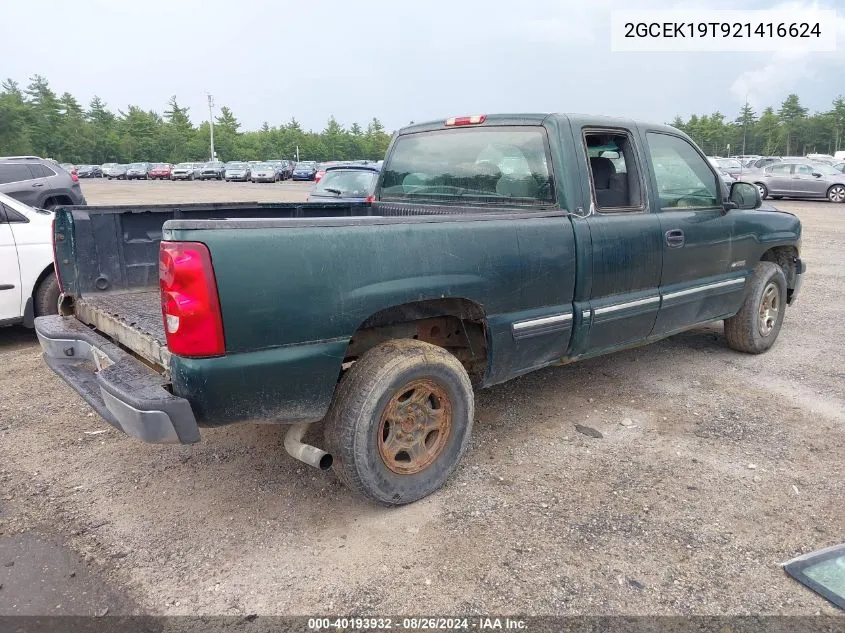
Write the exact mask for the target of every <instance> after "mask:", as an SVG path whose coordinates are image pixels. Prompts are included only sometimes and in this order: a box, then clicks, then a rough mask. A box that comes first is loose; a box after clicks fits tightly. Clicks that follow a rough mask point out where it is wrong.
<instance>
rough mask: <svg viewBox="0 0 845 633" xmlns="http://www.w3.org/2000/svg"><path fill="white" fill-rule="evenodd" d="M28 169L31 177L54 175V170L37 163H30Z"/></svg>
mask: <svg viewBox="0 0 845 633" xmlns="http://www.w3.org/2000/svg"><path fill="white" fill-rule="evenodd" d="M29 171H30V173H31V174H32V177H33V178H47V177H48V176H55V175H56V174H55V172H54V171H52V170H51V169H49V168H48V167H45V166H44V165H39V164H38V163H30V165H29Z"/></svg>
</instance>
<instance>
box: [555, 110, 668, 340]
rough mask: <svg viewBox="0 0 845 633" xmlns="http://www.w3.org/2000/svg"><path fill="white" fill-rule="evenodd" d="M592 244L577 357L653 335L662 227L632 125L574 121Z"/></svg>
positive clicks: (581, 305) (586, 254)
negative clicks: (651, 200) (653, 207)
mask: <svg viewBox="0 0 845 633" xmlns="http://www.w3.org/2000/svg"><path fill="white" fill-rule="evenodd" d="M571 121H572V134H573V137H574V141H575V154H576V157H577V161H578V164H579V171H580V172H581V174H582V177H581V185H582V186H581V190H582V196H583V200H584V202H585V204H586V205H588V206H589V213H588V214H587V215H586V217H585V218H580V219H578V218H575V219H573V222H574V223H578V224H581V223H583V224H586V226H587V228H588V230H589V246H588V248H587V249H585V250H582V251H581V257H582V258H584V259H585V260H587V261H584V262H583V264H584V265H585V266H587V267H589V270H590V274H589V290H588V291H587V292H586V293H582V294H581V296H586V297H588V298H589V300H588V301H587V302H583V303H579V305H578V307H579V309H580V312H581V317H582V330H581V333H580V335H579V336H578V338H577V340H576V341H575V348H574V349H573V350H572V353H571V355H572V356H579V355H585V354H587V355H593V354H598V353H601V352H602V351H606V350H611V349H614V348H617V347H621V346H624V345H627V344H631V343H635V342H637V341H641V340H643V339H645V338H646V337H648V335H649V334H650V333H651V330H652V328H653V326H654V320H655V318H656V316H657V311H658V308H659V307H660V295H659V290H658V287H659V284H660V272H661V266H662V259H663V249H662V246H661V238H660V235H661V234H660V222H659V220H658V218H657V216H656V215H655V214H654V213H652V212H651V209H650V208H649V205H648V197H647V195H646V188H645V173H646V172H645V169H644V165H645V160H644V154H643V151H642V148H640V147H639V143H638V141H637V138H636V133H635V129H634V128H633V127H630V128H629V127H624V126H619V127H617V126H613V127H607V126H602V125H591V124H590V122H589V121H587V120H584V121H575V120H572V119H571Z"/></svg>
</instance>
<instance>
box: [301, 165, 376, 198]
mask: <svg viewBox="0 0 845 633" xmlns="http://www.w3.org/2000/svg"><path fill="white" fill-rule="evenodd" d="M377 178H378V173H376V172H374V171H371V170H369V169H367V170H363V169H332V170H329V171H327V172H326V175H325V176H323V179H322V180H320V182H319V183H318V184H317V186H316V187H315V188H314V193H313V195H315V196H336V197H338V198H366V197H367V196H369V195H370V194H372V193H373V191H374V190H375V188H376V179H377Z"/></svg>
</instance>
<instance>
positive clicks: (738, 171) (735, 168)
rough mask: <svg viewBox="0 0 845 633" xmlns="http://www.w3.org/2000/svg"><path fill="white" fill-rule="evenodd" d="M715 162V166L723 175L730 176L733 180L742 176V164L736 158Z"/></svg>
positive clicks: (721, 159)
mask: <svg viewBox="0 0 845 633" xmlns="http://www.w3.org/2000/svg"><path fill="white" fill-rule="evenodd" d="M715 160H716V163H715V166H716V167H717V168H718V169H721V170H722V171H724V172H725V173H727V174H730V175H731V177H733V179H734V180H736V179H737V178H739V177H740V176H741V175H742V171H743V167H742V163H741V162H740V161H739V160H737V159H736V158H717V159H715Z"/></svg>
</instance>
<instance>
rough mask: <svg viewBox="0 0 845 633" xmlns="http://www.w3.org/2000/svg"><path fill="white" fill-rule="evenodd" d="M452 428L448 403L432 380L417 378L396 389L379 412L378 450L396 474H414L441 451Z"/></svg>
mask: <svg viewBox="0 0 845 633" xmlns="http://www.w3.org/2000/svg"><path fill="white" fill-rule="evenodd" d="M451 430H452V403H451V401H450V400H449V396H448V395H447V393H446V390H445V389H444V388H443V387H441V386H440V385H439V384H437V383H436V382H434V381H433V380H428V379H425V378H423V379H420V380H414V381H412V382H409V383H408V384H406V385H405V386H403V387H400V388H399V389H397V391H396V393H395V394H394V395H393V397H392V398H391V399H390V402H389V403H388V404H387V406H386V407H385V409H384V413H382V416H381V421H380V423H379V427H378V438H377V439H378V452H379V455H380V456H381V459H382V461H383V462H384V465H385V466H387V467H388V468H389V469H390V470H391V471H393V472H394V473H396V474H398V475H414V474H416V473H418V472H421V471H423V470H425V469H426V468H428V467H429V466H431V464H432V463H433V462H434V461H435V460H436V459H437V458H438V457H439V456H440V454H441V453H442V452H443V449H444V447H445V446H446V443H447V442H448V440H449V435H450V433H451Z"/></svg>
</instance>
